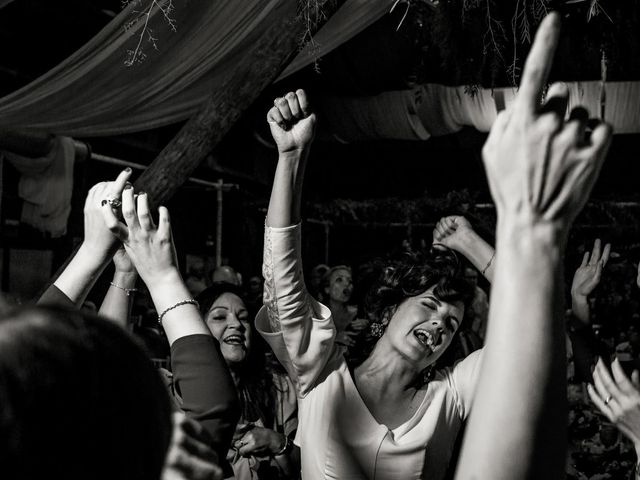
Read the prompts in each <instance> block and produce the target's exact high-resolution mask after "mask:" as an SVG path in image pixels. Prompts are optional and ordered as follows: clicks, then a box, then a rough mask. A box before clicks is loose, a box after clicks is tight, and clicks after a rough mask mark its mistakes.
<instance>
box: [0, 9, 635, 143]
mask: <svg viewBox="0 0 640 480" xmlns="http://www.w3.org/2000/svg"><path fill="white" fill-rule="evenodd" d="M6 1H7V0H0V6H2V5H3V3H1V2H6ZM166 2H167V0H164V1H161V2H159V3H160V5H166ZM395 3H396V2H394V0H346V1H345V3H344V4H343V5H342V7H341V8H340V9H339V10H338V11H337V12H336V13H335V14H334V15H333V16H332V17H331V18H330V19H329V21H328V22H327V23H326V24H325V25H324V27H323V28H322V29H321V30H320V31H319V32H318V33H317V34H316V37H315V42H314V45H309V46H307V48H305V49H304V50H303V51H302V52H300V54H299V55H298V56H297V57H296V58H295V59H294V60H293V61H292V62H291V63H290V65H289V66H288V67H287V69H286V70H285V71H284V72H283V73H282V75H281V77H280V78H284V77H286V76H288V75H290V74H292V73H294V72H296V71H298V70H300V69H301V68H303V67H304V66H306V65H308V64H309V63H311V62H313V61H314V60H315V59H316V58H318V57H319V56H322V55H325V54H327V53H328V52H330V51H331V50H333V49H334V48H336V47H338V46H339V45H341V44H342V43H344V42H346V41H347V40H349V39H351V38H352V37H353V36H355V35H356V34H358V33H359V32H361V31H362V30H364V29H365V28H366V27H368V26H369V25H371V24H372V23H374V22H375V21H376V20H378V19H379V18H380V17H381V16H383V15H384V14H385V12H387V11H388V10H389V9H390V8H391V7H392V5H393V4H395ZM296 4H297V1H296V0H234V1H227V0H206V1H204V0H180V1H179V2H178V1H174V2H173V5H174V6H175V10H174V11H173V12H172V13H171V15H170V16H171V18H173V19H174V21H175V24H176V31H175V32H174V31H172V28H171V26H170V24H169V22H167V20H166V18H165V17H164V14H163V12H162V11H161V10H160V8H159V7H154V8H153V9H152V10H151V11H150V17H149V24H148V27H149V28H150V29H151V30H147V32H146V33H145V32H143V31H142V29H143V24H144V22H134V23H133V24H132V25H130V24H131V20H132V19H133V18H134V16H133V15H134V10H133V9H134V8H140V7H139V6H138V4H137V3H136V2H132V3H131V4H130V5H129V7H127V8H126V9H125V10H123V11H122V12H121V13H120V14H119V15H117V16H116V17H115V18H114V19H113V20H112V21H111V22H110V23H109V24H108V25H107V26H106V27H105V28H104V29H103V30H102V31H101V32H100V33H98V34H97V35H96V36H95V37H94V38H93V39H92V40H90V41H89V42H88V43H87V44H86V45H84V46H83V47H82V48H81V49H80V50H78V51H77V52H76V53H74V54H73V55H72V56H71V57H69V58H67V59H66V60H64V61H63V62H62V63H60V64H59V65H58V66H56V67H55V68H53V69H52V70H51V71H49V72H47V73H46V74H45V75H43V76H41V77H40V78H38V79H36V80H35V81H33V82H32V83H30V84H29V85H27V86H25V87H23V88H22V89H20V90H18V91H16V92H14V93H12V94H10V95H8V96H6V97H4V98H0V128H11V129H15V128H23V129H33V130H41V131H45V132H52V133H57V134H64V135H70V136H75V137H83V136H106V135H115V134H122V133H130V132H135V131H140V130H148V129H152V128H156V127H160V126H164V125H168V124H172V123H176V122H179V121H182V120H185V119H187V118H188V117H190V116H191V115H193V114H194V113H195V112H196V111H197V110H198V108H199V106H200V105H201V104H202V103H203V102H204V101H205V99H206V98H207V96H208V94H209V93H210V92H211V91H214V90H215V89H216V88H220V85H222V84H223V82H224V80H225V79H226V77H227V75H228V74H229V73H228V72H230V71H231V70H233V67H234V66H235V65H237V63H238V62H241V61H242V60H243V57H244V56H245V55H244V54H245V52H246V51H247V50H248V48H250V46H251V45H252V44H253V43H254V42H255V41H257V39H258V38H259V37H260V36H261V35H262V33H263V32H264V31H265V29H266V28H267V27H268V26H269V25H270V24H271V22H272V20H273V19H275V18H281V17H282V16H285V17H291V18H293V17H294V16H295V15H296ZM143 5H144V3H143ZM147 5H148V3H147ZM149 34H151V35H152V36H153V37H154V38H155V39H157V40H156V43H157V47H158V50H155V49H154V48H153V47H152V46H151V44H150V43H149V42H148V41H147V39H148V35H149ZM141 35H142V36H143V38H142V42H141V45H142V48H143V49H144V54H145V55H146V58H144V59H143V60H142V61H141V62H138V63H134V65H132V66H130V67H127V66H126V65H125V61H126V59H127V55H128V53H127V52H128V51H134V50H135V49H136V46H137V45H138V42H139V41H140V37H141ZM638 85H639V84H638V82H619V83H609V84H607V92H606V93H607V95H606V99H607V104H606V112H607V113H606V119H607V120H609V121H610V122H611V123H612V124H613V126H614V128H615V131H616V133H631V132H640V118H639V116H640V108H638V99H639V98H640V95H638V93H639V87H638ZM466 90H467V88H466V87H464V86H461V87H446V86H443V85H423V86H419V87H416V88H414V89H409V90H403V91H392V92H384V93H381V94H380V95H377V96H373V97H357V98H356V97H350V98H343V97H340V98H338V97H332V98H327V99H325V105H324V110H325V111H326V113H327V116H328V119H329V122H328V123H329V125H328V127H329V128H330V129H331V130H332V131H333V132H334V133H336V135H337V136H338V137H339V138H341V139H343V140H347V141H348V140H359V139H371V138H399V139H426V138H429V137H430V136H431V135H441V134H445V133H451V132H455V131H457V130H459V129H460V128H462V126H465V125H471V126H475V127H476V128H478V129H480V130H484V131H486V130H488V129H489V127H490V125H491V122H492V121H493V119H494V118H495V115H496V106H495V102H494V96H493V95H494V92H502V95H503V96H504V98H505V99H507V100H508V99H509V98H511V97H512V96H513V93H514V90H513V89H493V90H488V89H484V90H483V89H480V90H478V92H477V93H476V94H475V95H471V94H469V93H468V92H466ZM570 90H571V104H572V105H575V104H578V103H586V104H587V106H588V107H590V110H591V112H592V114H595V113H597V112H598V111H599V110H600V105H599V102H600V93H601V92H600V84H599V83H598V82H574V83H571V84H570Z"/></svg>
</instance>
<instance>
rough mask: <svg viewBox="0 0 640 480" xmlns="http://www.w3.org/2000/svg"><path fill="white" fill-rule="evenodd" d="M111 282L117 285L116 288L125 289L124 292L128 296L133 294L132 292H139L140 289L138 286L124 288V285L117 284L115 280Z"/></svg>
mask: <svg viewBox="0 0 640 480" xmlns="http://www.w3.org/2000/svg"><path fill="white" fill-rule="evenodd" d="M109 283H110V284H111V286H112V287H116V288H119V289H120V290H124V293H126V294H127V297H128V296H129V295H131V292H137V291H138V289H137V288H124V287H121V286H120V285H116V284H115V283H113V282H109Z"/></svg>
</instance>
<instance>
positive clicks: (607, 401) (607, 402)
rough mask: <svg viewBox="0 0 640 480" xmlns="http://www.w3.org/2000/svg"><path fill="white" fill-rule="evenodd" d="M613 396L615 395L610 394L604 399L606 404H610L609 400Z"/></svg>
mask: <svg viewBox="0 0 640 480" xmlns="http://www.w3.org/2000/svg"><path fill="white" fill-rule="evenodd" d="M612 398H613V395H609V396H608V397H607V399H606V400H605V401H604V404H605V405H609V402H610V401H611V399H612Z"/></svg>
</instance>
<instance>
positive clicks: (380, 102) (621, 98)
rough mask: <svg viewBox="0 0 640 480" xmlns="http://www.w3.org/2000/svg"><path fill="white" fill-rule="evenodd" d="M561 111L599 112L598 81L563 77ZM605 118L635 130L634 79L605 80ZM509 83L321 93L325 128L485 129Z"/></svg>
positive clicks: (359, 135)
mask: <svg viewBox="0 0 640 480" xmlns="http://www.w3.org/2000/svg"><path fill="white" fill-rule="evenodd" d="M567 87H568V89H569V103H568V109H567V112H569V111H571V109H572V108H574V107H576V106H578V105H581V106H583V107H585V108H587V110H588V111H589V112H590V114H591V116H592V117H597V116H598V115H599V113H600V110H601V109H600V92H601V83H600V82H598V81H592V82H568V83H567ZM605 88H606V92H607V103H606V113H605V120H606V121H607V122H609V123H610V124H611V125H612V126H613V129H614V132H615V133H616V134H620V133H640V82H607V83H606V84H605ZM516 92H517V90H516V89H515V88H511V87H509V88H495V89H488V88H485V89H478V90H475V91H474V92H473V93H472V92H470V91H469V89H468V87H465V86H460V87H448V86H445V85H437V84H427V85H421V86H419V87H416V88H414V89H411V90H398V91H392V92H384V93H381V94H379V95H375V96H369V97H333V96H328V97H324V98H323V101H322V107H323V113H324V115H325V116H326V117H327V123H328V125H327V128H328V129H330V130H331V132H332V133H333V134H334V136H335V137H336V138H337V139H339V140H342V141H346V142H350V141H360V140H373V139H378V138H395V139H404V140H426V139H427V138H429V137H430V136H432V135H446V134H448V133H454V132H457V131H459V130H460V129H462V128H463V127H465V126H470V127H475V128H476V129H478V130H480V131H483V132H488V131H489V129H490V128H491V125H492V124H493V121H494V120H495V118H496V115H497V112H498V106H497V103H498V102H497V98H498V97H500V98H501V99H503V101H504V103H505V105H506V106H509V105H510V104H511V102H513V99H514V98H515V94H516Z"/></svg>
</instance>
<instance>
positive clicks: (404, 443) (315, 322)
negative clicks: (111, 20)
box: [256, 90, 481, 480]
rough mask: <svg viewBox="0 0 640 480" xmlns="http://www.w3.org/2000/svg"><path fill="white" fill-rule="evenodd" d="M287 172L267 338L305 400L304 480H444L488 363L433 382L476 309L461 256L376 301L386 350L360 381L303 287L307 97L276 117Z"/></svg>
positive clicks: (275, 222) (281, 174) (291, 97)
mask: <svg viewBox="0 0 640 480" xmlns="http://www.w3.org/2000/svg"><path fill="white" fill-rule="evenodd" d="M267 119H268V121H269V124H270V127H271V132H272V135H273V137H274V139H275V140H276V144H277V146H278V151H279V161H278V166H277V168H276V173H275V180H274V184H273V188H272V193H271V200H270V203H269V209H268V213H267V219H266V229H265V251H264V265H263V273H264V277H265V306H264V307H263V308H262V310H261V311H260V312H259V313H258V316H257V318H256V328H257V329H258V330H259V331H260V333H261V334H262V335H263V337H264V338H265V339H266V340H267V342H269V344H270V345H271V347H272V349H273V351H274V352H275V354H276V356H277V357H278V360H280V362H281V363H282V364H283V365H284V366H285V368H286V369H287V371H288V373H289V376H290V377H291V380H292V381H293V383H294V385H295V387H296V390H297V394H298V402H299V403H298V406H299V414H298V420H299V425H298V431H297V435H296V439H295V443H296V444H297V445H299V446H300V448H301V455H302V459H301V466H302V474H303V477H304V478H305V479H320V478H322V479H325V478H335V479H356V478H357V479H364V478H379V479H387V478H402V479H422V478H424V479H430V480H432V479H434V480H435V479H441V478H444V477H445V475H446V472H447V468H448V465H449V459H450V457H451V453H452V450H453V448H454V444H455V440H456V437H457V434H458V432H459V430H460V427H461V424H462V421H463V420H464V418H465V417H466V416H467V415H468V413H469V408H470V403H471V397H472V394H473V389H474V386H475V377H476V372H477V371H479V363H480V362H479V360H480V358H481V354H480V353H479V352H478V353H474V354H472V355H470V356H469V357H467V358H466V359H465V360H464V361H462V362H460V363H459V364H457V365H456V366H455V367H453V368H448V369H442V370H436V371H432V366H433V365H434V364H435V362H436V361H437V360H438V359H439V358H440V357H441V356H442V355H443V353H444V352H445V351H446V350H447V348H448V346H449V345H450V343H451V341H452V339H453V337H454V335H455V333H456V331H457V329H458V328H459V326H460V324H461V322H462V319H463V317H464V314H465V309H466V306H467V305H468V303H469V302H470V301H471V298H472V289H471V286H470V284H468V283H467V282H466V281H465V279H464V276H463V272H462V271H461V269H459V268H458V265H457V261H456V259H455V255H453V254H451V255H447V254H446V252H436V254H435V255H433V256H430V257H426V258H422V259H418V258H406V259H404V260H403V261H400V262H397V263H394V264H393V265H389V266H388V268H386V270H385V271H384V274H383V276H382V278H381V279H380V282H379V283H378V285H377V286H376V287H374V291H373V294H372V295H370V296H369V298H370V301H369V302H368V303H369V313H370V314H371V318H372V319H374V320H375V321H374V322H373V323H372V327H373V328H372V333H373V334H374V335H373V336H375V345H374V346H373V349H372V351H371V353H370V354H369V355H368V357H367V358H366V359H365V360H364V361H363V362H362V363H361V364H359V365H358V366H357V367H356V368H355V369H353V370H351V369H350V368H349V366H348V364H347V362H346V360H345V356H344V353H345V347H344V346H342V345H340V344H339V343H338V342H337V341H336V325H335V322H334V319H333V316H332V312H331V310H330V309H329V308H328V307H326V306H324V305H323V304H321V303H319V302H317V301H316V300H314V299H313V298H312V297H311V295H310V294H309V293H308V291H307V289H306V286H305V284H304V281H303V278H302V264H301V258H300V203H301V193H302V178H303V174H304V168H305V162H306V157H307V154H308V151H309V146H310V144H311V141H312V139H313V136H314V130H315V115H314V114H313V113H312V112H311V111H310V108H309V102H308V101H307V97H306V94H305V92H304V91H303V90H298V91H297V92H295V93H293V92H292V93H289V94H287V95H286V97H284V98H279V99H276V101H275V106H274V107H273V108H272V109H271V110H270V111H269V114H268V115H267Z"/></svg>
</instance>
